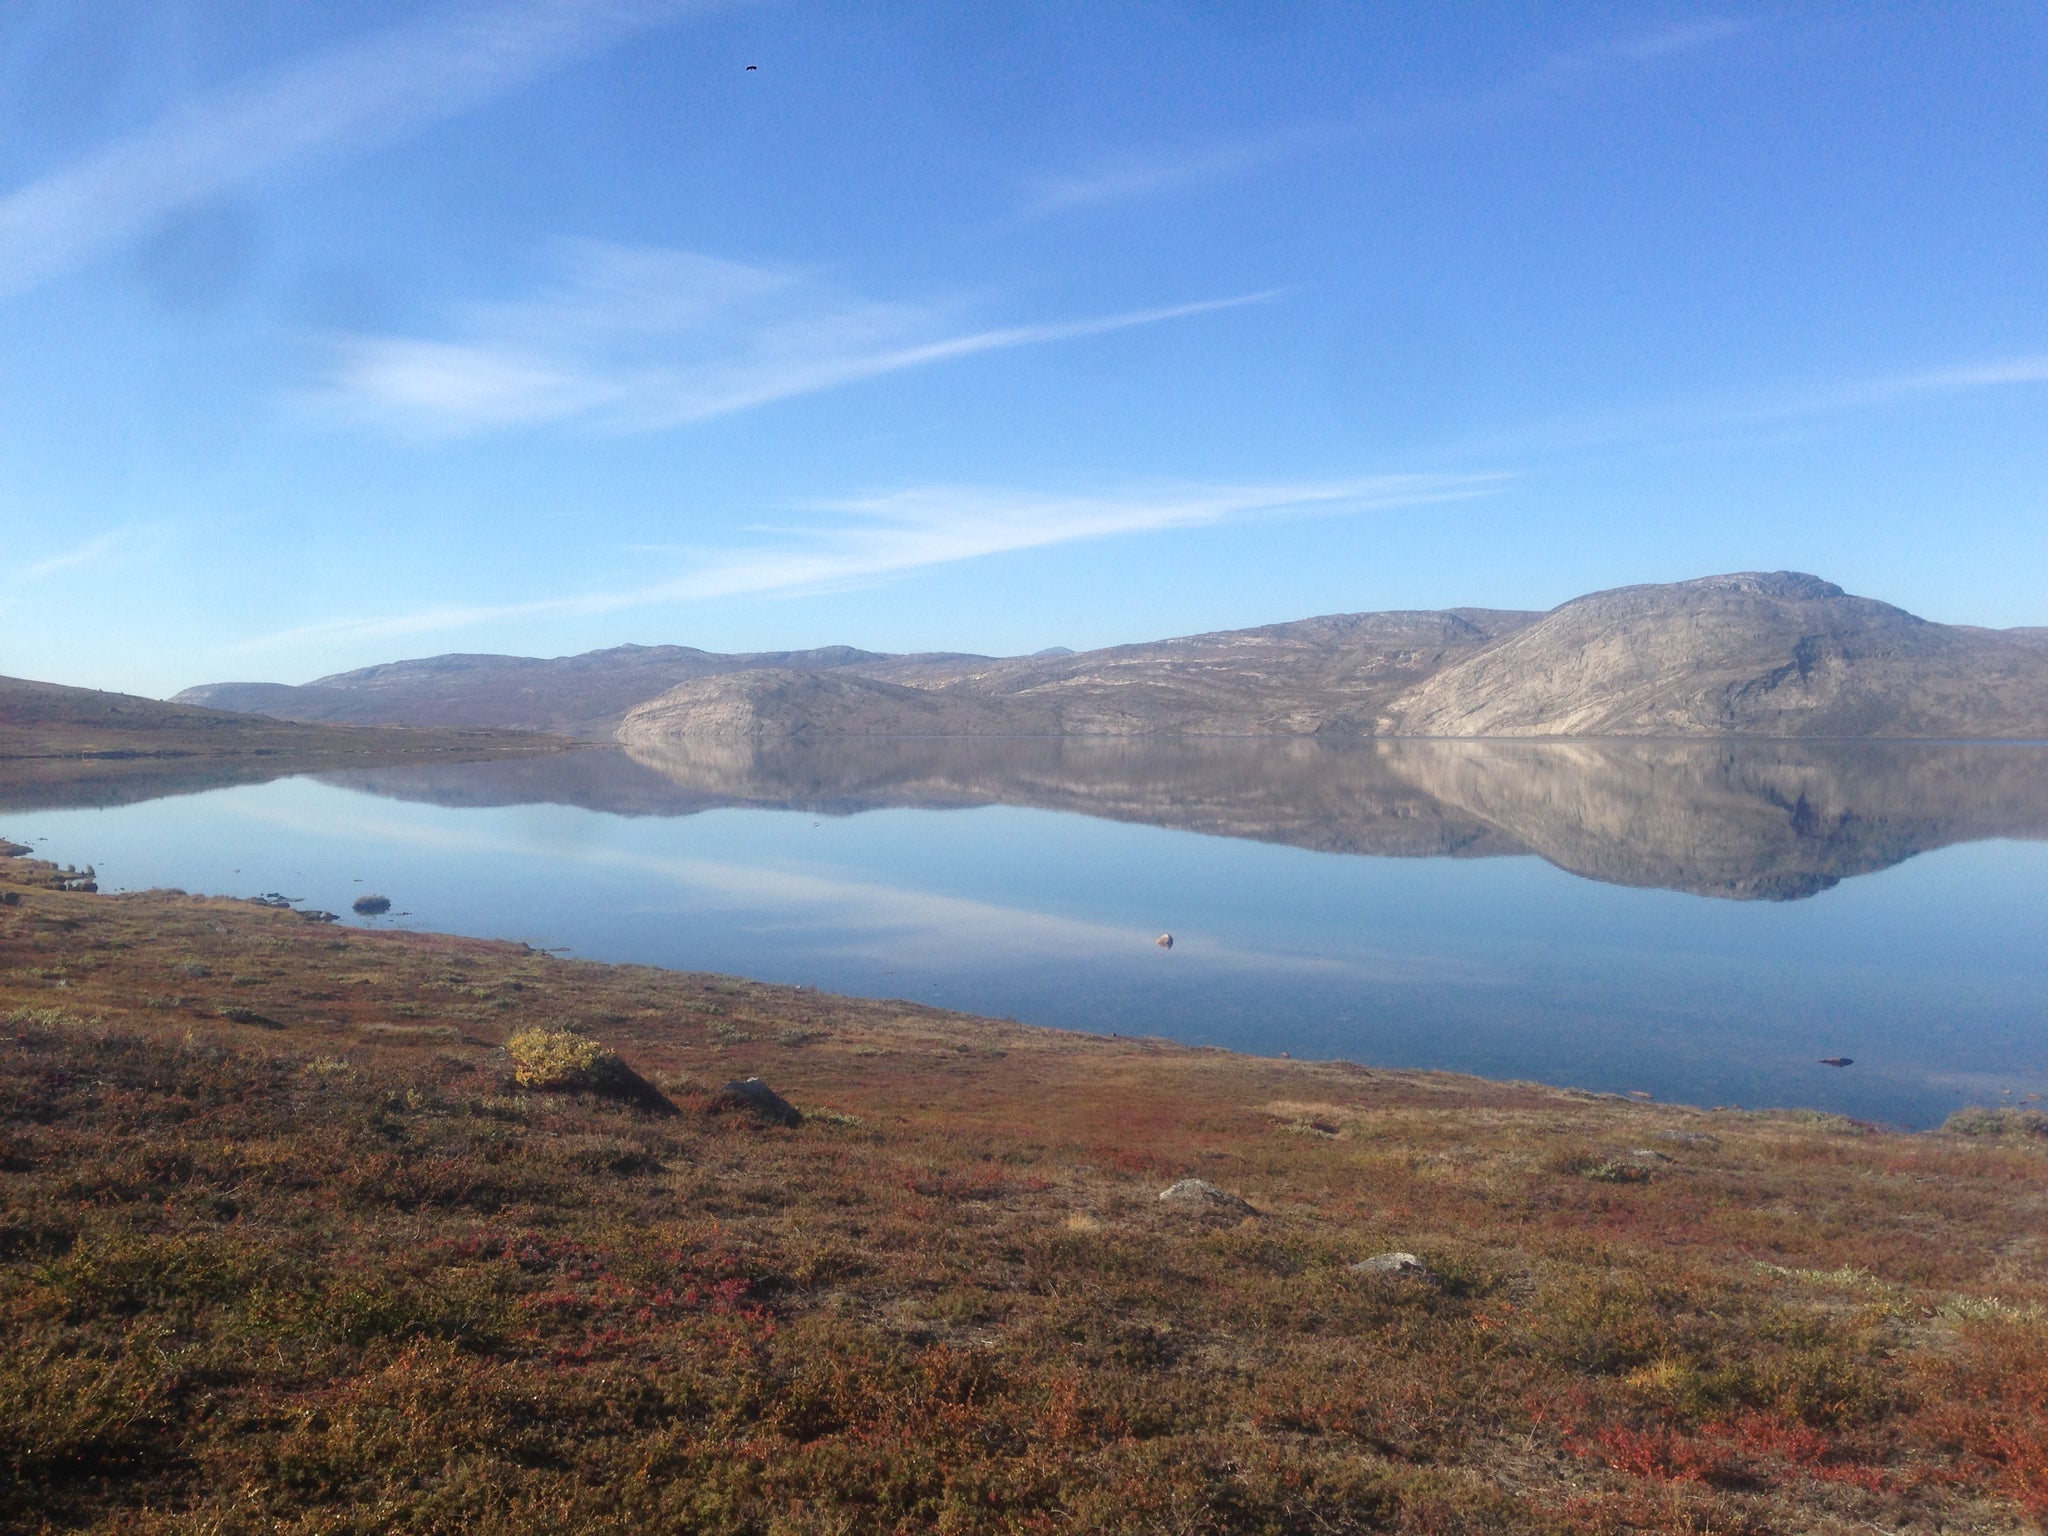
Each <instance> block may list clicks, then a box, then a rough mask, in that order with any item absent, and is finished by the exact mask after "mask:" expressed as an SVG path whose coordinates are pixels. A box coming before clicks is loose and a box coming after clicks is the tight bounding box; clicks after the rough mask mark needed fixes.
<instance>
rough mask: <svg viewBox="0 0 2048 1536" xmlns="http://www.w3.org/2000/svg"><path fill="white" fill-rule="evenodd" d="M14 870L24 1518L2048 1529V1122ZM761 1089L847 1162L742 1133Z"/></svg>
mask: <svg viewBox="0 0 2048 1536" xmlns="http://www.w3.org/2000/svg"><path fill="white" fill-rule="evenodd" d="M20 852H21V851H19V850H17V852H16V855H15V856H12V857H6V858H0V895H4V896H6V897H9V898H13V899H12V900H10V901H4V902H0V1024H4V1028H0V1317H4V1326H5V1336H6V1338H7V1340H8V1348H7V1349H6V1350H5V1352H4V1353H0V1524H4V1525H5V1526H7V1527H8V1528H10V1529H16V1530H25V1531H60V1530H65V1531H68V1530H90V1531H109V1532H111V1531H120V1532H125V1533H145V1536H147V1533H169V1532H194V1533H196V1532H208V1533H239V1532H250V1533H254V1532H259V1531H260V1532H314V1531H319V1532H363V1533H370V1532H380V1533H381V1532H390V1531H409V1532H440V1531H451V1532H452V1531H458V1530H460V1531H482V1530H488V1531H493V1532H524V1531H533V1532H543V1531H544V1532H562V1531H577V1532H605V1531H617V1532H626V1531H631V1532H659V1531H678V1532H683V1531H688V1532H718V1533H785V1532H787V1533H797V1532H813V1531H816V1532H826V1531H833V1532H840V1531H861V1530H877V1531H882V1530H906V1531H907V1530H917V1531H940V1532H947V1531H951V1532H967V1531H1015V1532H1052V1531H1075V1530H1086V1531H1112V1532H1114V1531H1128V1532H1157V1531H1179V1532H1225V1531H1229V1532H1239V1531H1242V1532H1261V1533H1267V1532H1270V1533H1282V1532H1341V1531H1401V1532H1416V1533H1421V1532H1432V1533H1449V1532H1467V1531H1469V1532H1480V1531H1485V1532H1501V1531H1507V1532H1514V1531H1528V1532H1555V1533H1563V1532H1587V1533H1608V1532H1614V1533H1618V1532H1624V1531H1672V1532H1679V1531H1685V1532H1707V1531H1713V1532H1758V1533H1762V1532H1774V1531H1802V1532H1842V1533H1847V1532H1851V1531H1856V1532H1867V1531H1871V1530H1884V1531H1924V1532H1934V1531H1943V1532H1956V1531H2021V1530H2027V1529H2033V1528H2037V1527H2038V1525H2039V1523H2040V1522H2041V1521H2042V1519H2043V1518H2044V1517H2048V1266H2044V1263H2043V1259H2044V1257H2048V1254H2044V1248H2043V1233H2044V1202H2043V1193H2044V1175H2048V1135H2044V1134H2043V1132H2044V1121H2043V1117H2041V1116H2040V1115H2038V1114H2034V1113H2031V1112H2028V1111H2026V1110H2024V1109H2007V1108H2001V1109H1997V1110H1992V1111H1986V1112H1983V1113H1980V1114H1976V1115H1974V1116H1966V1117H1963V1118H1961V1119H1959V1120H1958V1121H1957V1122H1956V1123H1955V1125H1954V1127H1953V1128H1952V1129H1948V1130H1944V1131H1941V1132H1936V1133H1930V1134H1920V1135H1908V1134H1900V1133H1892V1132H1886V1131H1882V1130H1879V1129H1876V1128H1873V1127H1869V1126H1864V1125H1858V1124H1853V1123H1849V1122H1845V1121H1842V1120H1839V1119H1833V1118H1829V1117H1827V1116H1822V1115H1816V1114H1799V1113H1775V1114H1767V1113H1750V1112H1741V1111H1733V1110H1724V1111H1706V1110H1691V1109H1683V1108H1676V1107H1667V1106H1659V1105H1652V1104H1643V1103H1637V1102H1631V1101H1627V1100H1620V1099H1614V1098H1609V1097H1597V1096H1593V1095H1587V1094H1575V1093H1571V1092H1566V1091H1561V1090H1557V1089H1551V1088H1543V1087H1537V1086H1532V1085H1526V1084H1499V1083H1486V1082H1481V1081H1476V1080H1472V1079H1465V1078H1455V1077H1451V1076H1447V1075H1440V1074H1425V1073H1406V1072H1399V1073H1397V1072H1382V1071H1375V1070H1370V1069H1367V1068H1364V1067H1358V1066H1352V1065H1344V1064H1335V1063H1306V1062H1286V1061H1271V1060H1261V1059H1255V1058H1249V1057H1243V1056H1234V1055H1229V1054H1226V1053H1223V1052H1218V1051H1206V1050H1196V1049H1185V1048H1181V1047H1177V1046H1172V1045H1168V1044H1165V1043H1163V1042H1158V1041H1144V1040H1115V1039H1102V1038H1097V1037H1089V1036H1083V1035H1076V1034H1062V1033H1057V1032H1052V1031H1045V1030H1034V1029H1029V1028H1025V1027H1021V1026H1017V1025H1012V1024H1005V1023H998V1022H992V1021H988V1020H978V1019H968V1018H962V1017H959V1016H955V1015H948V1014H943V1013H940V1012H937V1011H934V1010H929V1009H924V1008H919V1007H915V1006H912V1005H909V1004H903V1003H894V1002H867V1001H858V1000H850V999H841V998H833V997H827V996H821V995H819V994H817V993H814V992H810V991H801V992H800V991H796V990H792V989H788V988H781V987H773V986H766V985H758V984H753V983H749V982H744V981H737V980H732V979H729V978H722V977H716V976H707V975H689V974H679V973H672V972H662V971H656V970H652V969H647V968H643V967H633V966H603V965H596V964H590V963H583V962H578V961H573V960H569V959H564V958H560V957H556V956H550V955H547V954H544V953H537V952H533V951H530V950H527V949H526V948H525V947H524V946H522V945H517V944H503V943H487V942H480V941H473V940H467V939H459V938H451V937H445V936H438V935H427V934H413V933H405V932H365V931H355V930H348V929H337V928H335V927H331V926H322V925H315V924H311V923H307V922H305V921H303V920H302V919H301V918H299V917H298V916H297V915H295V914H294V913H292V912H291V911H288V910H277V909H273V908H265V907H259V906H256V905H253V904H250V903H247V902H238V901H230V900H224V899H207V898H199V897H191V896H186V895H184V894H182V893H177V892H144V893H140V894H129V895H100V894H93V893H88V892H84V891H80V890H74V889H64V888H63V887H64V886H65V884H66V881H65V878H64V876H63V874H62V872H61V871H59V870H56V869H55V868H53V867H52V866H51V865H48V864H44V863H41V862H38V861H35V860H32V859H29V858H26V857H23V856H20ZM613 1063H616V1065H613ZM752 1075H758V1076H760V1077H761V1078H762V1079H763V1080H764V1081H766V1082H767V1083H768V1084H770V1085H772V1086H773V1087H774V1088H775V1089H776V1090H778V1091H779V1092H781V1093H783V1094H785V1095H786V1096H787V1097H788V1098H789V1099H790V1100H791V1101H793V1102H794V1103H795V1104H796V1105H797V1106H798V1107H799V1108H800V1109H801V1110H802V1111H803V1118H802V1121H801V1124H800V1125H797V1126H794V1127H791V1126H785V1125H781V1124H776V1123H772V1122H771V1121H769V1120H767V1119H764V1118H762V1117H761V1116H759V1115H755V1114H750V1113H747V1112H746V1111H745V1110H744V1109H735V1108H734V1107H733V1106H732V1105H731V1104H730V1103H729V1102H727V1101H726V1100H724V1099H722V1098H721V1096H720V1094H719V1092H718V1089H719V1085H721V1084H724V1083H726V1082H728V1081H730V1080H733V1079H736V1078H739V1079H743V1078H745V1077H748V1076H752ZM1183 1179H1200V1180H1203V1181H1205V1182H1207V1183H1209V1184H1213V1185H1214V1186H1216V1187H1217V1188H1218V1189H1220V1190H1223V1191H1225V1192H1227V1193H1228V1194H1229V1195H1231V1196H1234V1197H1236V1201H1242V1202H1244V1203H1245V1204H1247V1205H1248V1206H1249V1209H1248V1210H1247V1209H1246V1208H1245V1206H1244V1205H1240V1204H1238V1203H1236V1201H1192V1202H1187V1201H1162V1200H1160V1198H1159V1195H1160V1192H1161V1191H1162V1190H1163V1189H1166V1188H1167V1187H1169V1186H1170V1185H1173V1184H1175V1183H1177V1182H1179V1181H1181V1180H1183ZM1389 1253H1396V1254H1405V1255H1413V1256H1414V1259H1415V1262H1414V1263H1413V1264H1409V1263H1390V1264H1386V1265H1382V1266H1379V1267H1378V1268H1377V1269H1376V1270H1375V1269H1367V1270H1364V1271H1359V1270H1355V1269H1354V1268H1353V1266H1354V1265H1357V1264H1359V1262H1360V1261H1362V1260H1366V1259H1369V1258H1371V1257H1373V1256H1375V1255H1382V1254H1389Z"/></svg>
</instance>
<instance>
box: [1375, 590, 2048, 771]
mask: <svg viewBox="0 0 2048 1536" xmlns="http://www.w3.org/2000/svg"><path fill="white" fill-rule="evenodd" d="M1378 726H1379V733H1380V734H1391V735H1403V736H1841V737H1872V736H1875V737H1909V736H1968V737H1985V736H2029V737H2032V736H2042V735H2048V654H2044V652H2043V649H2042V647H2041V645H2040V643H2039V641H2038V640H2037V639H2036V638H2035V637H2034V636H2033V635H2032V634H2030V633H2027V632H2024V631H2021V632H2015V633H2011V634H2007V633H2003V632H2000V631H1997V630H1984V629H1970V628H1963V627H1959V626H1954V625H1947V624H1934V623H1930V622H1929V621H1927V620H1925V619H1921V618H1916V617H1915V616H1914V615H1912V614H1910V613H1907V612H1906V611H1905V610H1904V609H1902V608H1894V607H1892V606H1891V605H1890V604H1889V603H1880V602H1874V601H1872V600H1871V599H1869V598H1865V597H1851V596H1849V595H1848V594H1847V593H1845V592H1843V590H1842V589H1841V588H1840V587H1838V586H1835V585H1834V584H1832V583H1831V582H1825V581H1822V580H1821V579H1820V578H1819V577H1816V576H1805V575H1800V574H1797V573H1795V572H1789V571H1778V572H1770V573H1759V572H1746V573H1742V574H1739V575H1732V576H1708V577H1703V578H1701V579H1700V580H1697V581H1682V582H1675V583H1672V584H1670V585H1665V586H1642V587H1622V588H1619V589H1617V590H1615V591H1612V592H1596V593H1594V594H1593V595H1592V596H1590V597H1582V598H1578V599H1576V600H1575V601H1573V602H1569V603H1566V604H1564V605H1563V606H1561V607H1558V608H1555V609H1553V610H1551V612H1549V613H1548V614H1546V615H1544V616H1543V617H1542V618H1541V619H1539V620H1537V621H1536V622H1535V623H1534V624H1531V625H1529V626H1527V627H1526V628H1524V629H1522V630H1520V631H1518V632H1517V633H1515V634H1512V635H1508V636H1506V637H1504V638H1503V639H1502V640H1500V641H1499V642H1498V643H1497V644H1494V645H1491V646H1489V647H1487V648H1486V649H1485V650H1484V651H1482V652H1479V653H1478V654H1476V655H1473V656H1470V657H1467V658H1464V659H1462V660H1459V661H1457V662H1454V663H1453V664H1451V665H1450V666H1447V667H1445V668H1443V669H1442V670H1441V671H1439V672H1437V673H1436V674H1435V675H1434V676H1432V677H1430V678H1429V679H1428V680H1427V681H1425V682H1423V683H1422V684H1420V685H1419V686H1418V687H1416V688H1415V689H1413V690H1412V691H1411V692H1409V693H1408V694H1406V695H1405V696H1403V697H1402V698H1400V699H1398V700H1396V701H1395V702H1394V704H1393V705H1392V707H1391V708H1389V710H1388V711H1387V713H1386V715H1385V717H1384V718H1383V719H1382V720H1380V721H1379V722H1378Z"/></svg>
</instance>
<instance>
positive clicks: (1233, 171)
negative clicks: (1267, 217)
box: [1024, 123, 1358, 217]
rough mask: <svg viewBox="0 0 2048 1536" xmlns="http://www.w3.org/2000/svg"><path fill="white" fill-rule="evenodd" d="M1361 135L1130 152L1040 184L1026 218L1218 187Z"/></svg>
mask: <svg viewBox="0 0 2048 1536" xmlns="http://www.w3.org/2000/svg"><path fill="white" fill-rule="evenodd" d="M1357 133H1358V129H1357V126H1356V125H1354V124H1344V125H1333V124H1327V123H1321V124H1318V123H1298V124H1295V125H1293V126H1292V127H1288V128H1283V129H1281V130H1279V131H1277V132H1263V133H1256V134H1247V135H1245V136H1243V137H1241V138H1236V139H1214V140H1210V141H1208V142H1206V143H1202V144H1196V145H1183V146H1181V147H1179V148H1173V149H1162V148H1153V149H1127V150H1124V151H1121V152H1119V153H1117V154H1114V155H1111V156H1109V157H1108V158H1106V159H1104V160H1101V161H1099V162H1097V163H1096V164H1094V165H1091V166H1087V167H1084V168H1082V169H1080V170H1077V171H1070V172H1067V173H1065V174H1063V175H1051V176H1042V177H1039V178H1037V179H1036V180H1035V181H1033V182H1032V184H1031V187H1030V189H1029V191H1028V193H1027V196H1026V200H1025V206H1024V213H1025V215H1026V216H1027V217H1036V216H1041V215H1046V214H1056V213H1065V212H1067V211H1069V210H1072V209H1076V208H1087V207H1092V206H1095V205H1097V204H1102V203H1119V202H1124V201H1126V200H1127V199H1130V198H1136V197H1145V196H1149V195H1150V194H1152V193H1154V192H1166V191H1171V190H1172V189H1173V188H1175V187H1180V186H1187V185H1190V184H1192V183H1195V182H1203V181H1214V180H1218V179H1220V178H1222V177H1226V176H1234V175H1237V174H1239V173H1241V172H1244V171H1250V170H1256V169H1257V168H1258V167H1260V166H1262V165H1266V164H1269V163H1271V162H1273V161H1275V160H1281V159H1285V158H1286V157H1287V156H1289V155H1293V154H1297V153H1300V152H1302V151H1305V150H1309V149H1314V148H1316V147H1318V146H1320V145H1324V144H1329V143H1333V142H1339V141H1342V140H1344V139H1349V138H1353V137H1356V136H1357Z"/></svg>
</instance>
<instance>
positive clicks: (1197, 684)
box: [178, 571, 2048, 747]
mask: <svg viewBox="0 0 2048 1536" xmlns="http://www.w3.org/2000/svg"><path fill="white" fill-rule="evenodd" d="M178 697H179V699H180V700H181V701H185V702H191V703H204V704H211V705H215V706H217V707H232V708H241V709H250V710H257V711H261V712H263V713H267V714H273V715H279V716H283V717H286V718H291V719H302V720H323V721H324V720H333V721H350V722H357V723H397V724H421V725H424V724H442V725H469V726H483V725H495V726H509V727H517V728H524V729H529V730H533V729H539V730H553V731H566V732H571V733H574V734H577V735H582V736H586V737H593V738H603V737H608V736H616V738H617V739H618V740H620V741H622V742H625V743H628V744H629V745H636V746H642V747H645V746H651V745H658V744H660V743H663V742H671V741H675V740H677V739H680V738H682V737H686V736H697V735H707V734H709V735H738V736H749V737H789V736H800V735H811V734H815V735H829V736H858V735H871V736H886V735H948V736H950V735H960V736H975V735H1044V734H1052V735H1108V736H1145V735H1164V736H1172V735H1282V736H1310V735H1320V736H1325V737H1358V736H1446V737H1471V736H1708V737H1720V736H1778V737H1785V736H1789V737H1966V738H1986V737H2027V738H2036V737H2043V736H2048V631H2044V630H2042V629H2039V628H2035V629H2013V630H1990V629H1979V628H1974V627H1970V626H1965V625H1948V624H1937V623H1932V622H1929V621H1928V620H1925V619H1921V618H1917V617H1915V616H1914V615H1912V614H1910V613H1907V612H1906V611H1905V610H1903V609H1900V608H1895V607H1892V606H1891V605H1889V604H1887V603H1881V602H1875V601H1873V600H1871V599H1869V598H1861V597H1852V596H1850V595H1849V594H1847V593H1845V592H1843V591H1842V589H1841V588H1839V587H1837V586H1834V585H1832V584H1831V583H1829V582H1825V581H1822V580H1820V579H1819V578H1818V577H1814V576H1805V575H1799V574H1796V573H1792V572H1783V571H1780V572H1772V573H1759V572H1746V573H1740V574H1736V575H1729V576H1709V577H1703V578H1701V579H1699V580H1696V581H1684V582H1675V583H1670V584H1667V585H1661V586H1638V587H1623V588H1619V589H1617V590H1615V591H1611V592H1599V593H1594V594H1593V595H1591V596H1589V597H1582V598H1578V599H1575V600H1574V601H1572V602H1569V603H1565V604H1564V605H1562V606H1561V607H1558V608H1556V609H1553V610H1552V611H1551V612H1549V613H1547V614H1535V613H1522V612H1512V611H1500V610H1493V609H1479V608H1459V609H1451V610H1447V611H1442V612H1397V613H1354V614H1336V615H1330V616H1326V617H1323V618H1315V619H1303V620H1299V621H1297V622H1294V623H1288V624H1273V625H1267V626H1264V627H1262V628H1257V629H1243V630H1229V631H1222V632H1219V633H1215V634H1205V635H1193V636H1188V637H1185V638H1182V639H1176V640H1162V641H1155V642H1150V643H1147V644H1143V645H1126V646H1115V647H1110V648H1107V649H1103V650H1096V651H1084V652H1079V653H1066V654H1058V653H1053V654H1046V653H1041V654H1039V655H1035V656H1024V657H1008V658H997V657H987V656H966V655H958V654H944V655H920V656H891V655H883V654H879V653H876V652H872V651H859V650H853V649H851V648H848V647H844V646H837V647H828V648H826V649H823V650H813V651H788V652H755V653H750V654H744V655H719V654H716V653H713V652H708V651H700V650H693V649H690V648H688V647H682V646H659V647H646V646H621V647H618V648H616V649H613V650H608V651H593V652H590V653H588V654H586V655H582V656H567V657H558V658H555V659H552V660H537V659H533V658H525V657H511V656H440V657H432V658H429V659H427V660H424V661H410V662H395V663H391V664H389V665H387V666H381V667H369V668H365V669H363V670H361V671H358V672H349V673H343V674H340V675H338V676H335V677H329V678H322V679H320V680H319V681H317V682H314V683H309V684H307V685H305V686H303V687H298V688H285V687H282V686H280V685H276V684H252V683H233V684H214V685H210V686H208V687H205V688H195V689H189V690H187V691H186V692H185V693H182V694H180V695H179V696H178Z"/></svg>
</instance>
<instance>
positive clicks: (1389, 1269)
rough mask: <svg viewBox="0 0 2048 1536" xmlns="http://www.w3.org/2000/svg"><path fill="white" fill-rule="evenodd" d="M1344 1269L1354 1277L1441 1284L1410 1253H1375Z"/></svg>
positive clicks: (1437, 1278) (1432, 1272)
mask: <svg viewBox="0 0 2048 1536" xmlns="http://www.w3.org/2000/svg"><path fill="white" fill-rule="evenodd" d="M1345 1269H1346V1271H1347V1272H1348V1273H1350V1274H1354V1275H1376V1276H1383V1277H1386V1278H1389V1279H1395V1280H1419V1281H1421V1282H1422V1283H1423V1284H1425V1285H1438V1284H1441V1283H1442V1282H1441V1277H1440V1276H1439V1275H1438V1274H1437V1272H1436V1271H1435V1270H1433V1269H1431V1268H1430V1267H1429V1266H1428V1265H1427V1264H1425V1263H1423V1262H1422V1260H1420V1259H1418V1258H1417V1257H1415V1255H1414V1254H1412V1253H1376V1254H1374V1255H1373V1256H1372V1257H1371V1258H1369V1259H1360V1260H1359V1261H1358V1262H1357V1263H1356V1264H1347V1265H1346V1266H1345Z"/></svg>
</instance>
